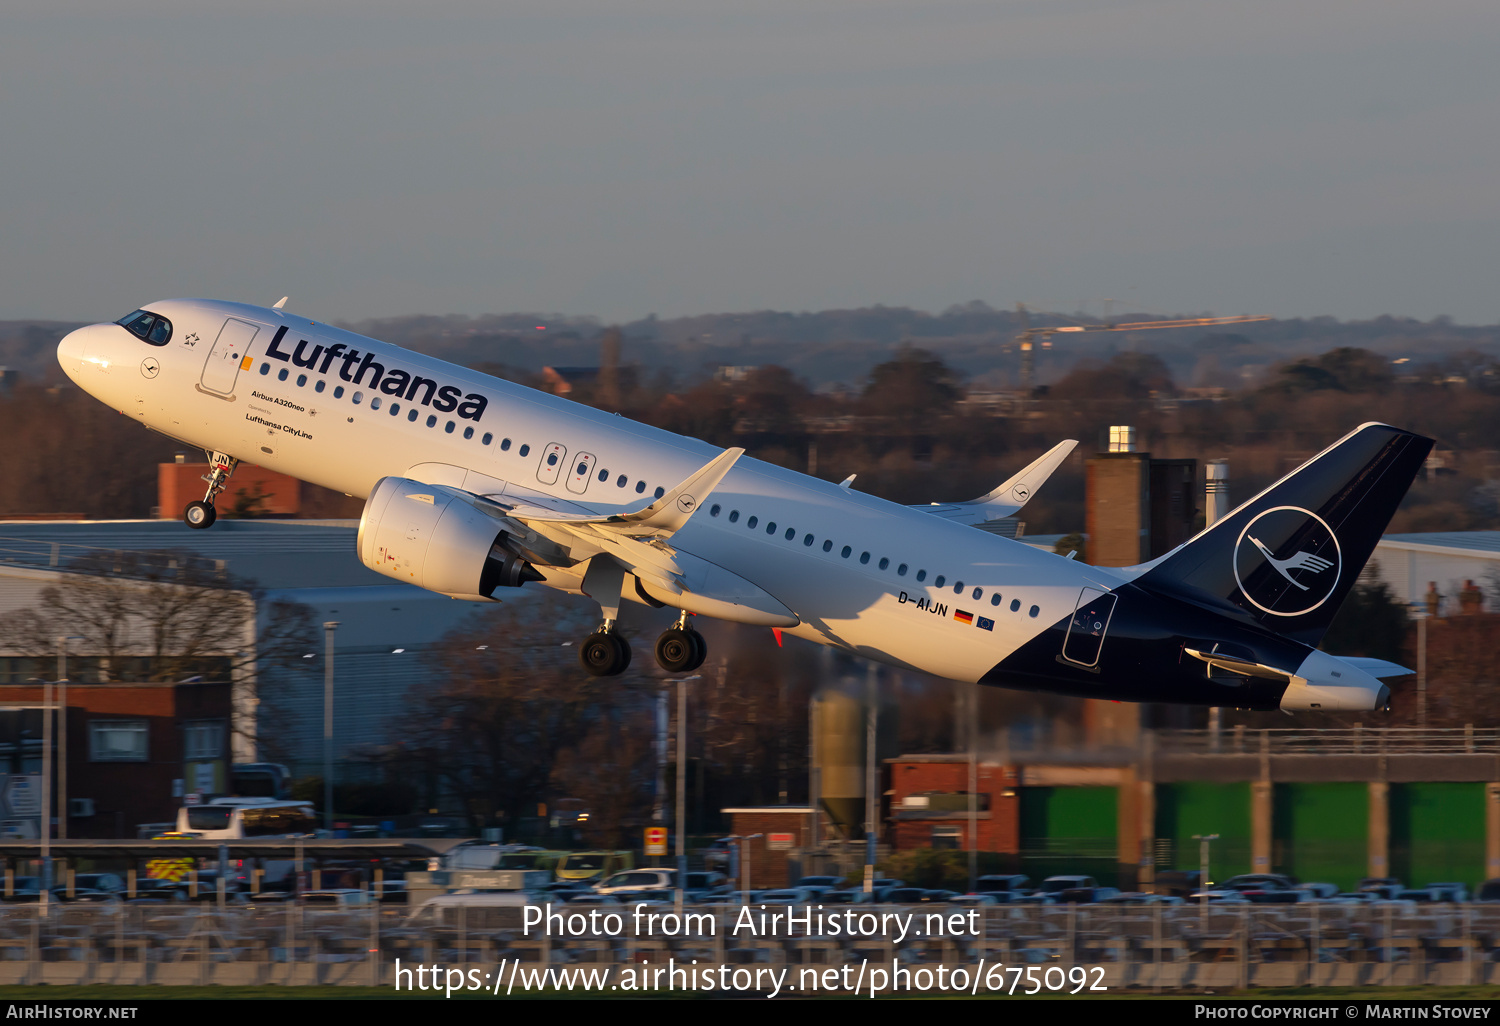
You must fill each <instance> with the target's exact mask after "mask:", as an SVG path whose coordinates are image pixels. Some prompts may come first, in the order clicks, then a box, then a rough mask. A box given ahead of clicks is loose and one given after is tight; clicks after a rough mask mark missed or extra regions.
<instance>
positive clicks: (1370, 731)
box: [1149, 724, 1500, 755]
mask: <svg viewBox="0 0 1500 1026" xmlns="http://www.w3.org/2000/svg"><path fill="white" fill-rule="evenodd" d="M1149 737H1150V743H1151V744H1152V745H1153V747H1154V748H1155V750H1156V751H1157V752H1159V753H1162V754H1171V755H1263V754H1264V755H1476V754H1479V755H1494V754H1497V753H1500V728H1495V727H1475V726H1474V725H1473V724H1467V725H1465V726H1462V727H1442V728H1427V727H1364V726H1354V727H1350V728H1348V729H1342V730H1339V729H1331V728H1330V729H1327V730H1308V729H1296V728H1277V729H1274V730H1246V729H1245V728H1244V727H1243V726H1237V727H1234V728H1233V729H1230V730H1225V731H1218V732H1215V731H1209V730H1153V731H1150V732H1149Z"/></svg>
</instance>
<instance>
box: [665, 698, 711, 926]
mask: <svg viewBox="0 0 1500 1026" xmlns="http://www.w3.org/2000/svg"><path fill="white" fill-rule="evenodd" d="M701 677H702V674H697V673H695V674H693V675H692V676H691V677H673V678H671V679H669V680H664V681H662V684H663V685H667V684H676V685H677V851H676V855H677V900H676V906H677V912H678V914H679V915H680V914H681V913H682V903H683V900H684V898H685V894H684V891H685V889H686V888H687V846H686V845H687V693H688V688H687V686H688V684H689V683H690V682H691V681H695V680H699V679H701ZM666 694H667V692H666V688H665V687H663V689H662V697H663V698H665V697H666ZM665 756H666V752H665V751H663V752H662V758H661V759H659V760H658V761H657V766H658V773H657V779H658V780H660V779H661V777H662V775H663V773H662V772H661V770H660V767H662V766H663V765H665V763H666V758H665ZM661 791H662V789H661V787H660V786H658V787H657V796H658V798H657V803H658V805H660V802H661V797H662V796H661ZM660 821H661V817H660V816H658V818H657V822H660Z"/></svg>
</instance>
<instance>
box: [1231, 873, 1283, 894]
mask: <svg viewBox="0 0 1500 1026" xmlns="http://www.w3.org/2000/svg"><path fill="white" fill-rule="evenodd" d="M1219 886H1220V887H1225V888H1229V889H1230V890H1236V891H1243V890H1263V891H1264V890H1278V891H1287V890H1291V889H1292V888H1293V887H1295V886H1297V880H1296V878H1295V877H1290V876H1287V875H1285V874H1284V873H1241V874H1240V875H1239V876H1231V877H1230V878H1229V879H1228V880H1225V881H1224V882H1223V883H1222V884H1219Z"/></svg>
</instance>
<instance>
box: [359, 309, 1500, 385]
mask: <svg viewBox="0 0 1500 1026" xmlns="http://www.w3.org/2000/svg"><path fill="white" fill-rule="evenodd" d="M1173 316H1177V315H1173ZM1183 316H1196V314H1185V315H1183ZM1147 319H1151V318H1150V317H1149V316H1148V315H1145V314H1125V315H1121V316H1120V317H1118V318H1116V320H1117V321H1119V322H1130V321H1138V320H1147ZM1031 320H1032V323H1033V324H1034V325H1062V324H1097V323H1100V322H1098V321H1097V320H1095V319H1092V318H1075V317H1069V316H1066V315H1062V314H1047V313H1034V314H1032V315H1031ZM538 326H542V327H543V328H545V330H539V329H538ZM345 327H348V328H350V329H352V330H354V331H358V332H360V333H361V334H366V335H370V336H372V337H375V338H380V339H385V340H387V341H390V342H394V343H396V344H398V345H402V346H406V347H408V348H411V349H416V350H419V351H421V352H425V353H431V354H432V355H434V356H439V357H441V358H443V359H446V360H451V361H453V362H456V363H465V364H471V365H472V364H480V363H491V364H501V365H504V366H507V367H510V368H513V369H515V370H516V371H519V372H526V373H535V372H537V371H539V370H540V369H541V368H542V367H544V366H548V365H551V366H589V365H594V364H597V363H598V362H599V355H598V354H599V336H600V334H601V332H602V331H603V325H601V324H600V323H599V322H598V321H596V320H593V319H590V318H568V317H556V316H546V315H535V314H525V315H491V316H484V317H472V318H470V317H399V318H391V319H387V320H378V321H362V322H357V323H353V324H348V325H345ZM620 328H621V330H622V331H623V333H624V336H625V344H624V347H623V359H624V361H625V362H626V363H634V364H636V365H638V366H639V367H640V368H641V369H642V370H643V371H646V372H648V375H649V372H656V371H666V372H669V373H670V374H672V375H673V376H674V377H675V378H676V380H677V382H678V384H682V385H686V384H691V383H693V382H695V381H697V380H701V379H702V378H704V377H706V376H709V375H711V374H712V372H713V370H714V368H716V367H719V366H721V365H760V364H778V365H780V366H783V367H787V368H789V369H790V370H791V371H792V372H793V373H794V374H795V375H797V376H798V377H800V378H802V379H804V380H805V381H807V382H808V383H809V384H810V385H811V386H812V387H813V388H815V389H826V388H829V387H831V386H834V385H836V384H843V385H847V386H851V387H855V386H857V385H858V384H859V383H860V382H861V381H862V379H863V378H864V377H865V375H867V374H868V373H869V371H870V369H871V368H872V367H874V366H875V365H876V364H879V363H881V362H883V361H885V360H887V359H889V358H890V356H891V354H892V353H893V352H895V351H896V350H897V349H899V348H900V347H902V346H903V345H913V346H918V347H921V348H923V349H927V350H929V351H931V352H933V353H935V354H937V355H938V356H940V357H941V358H942V359H943V360H944V362H945V363H947V365H948V366H949V367H952V368H953V369H954V370H957V371H959V372H960V373H961V374H963V375H964V376H965V378H966V380H967V382H968V383H969V384H970V385H977V386H990V387H1004V386H1008V385H1014V384H1015V383H1016V380H1017V368H1018V360H1019V357H1018V354H1017V353H1016V351H1015V346H1014V339H1015V336H1016V334H1017V333H1018V332H1019V331H1020V330H1021V328H1022V325H1021V322H1020V319H1019V317H1018V315H1017V314H1016V313H1014V312H1012V311H1007V310H995V309H993V308H991V307H989V306H987V305H985V304H984V303H969V304H966V305H964V306H960V307H953V308H950V309H948V310H946V311H944V312H943V313H941V314H929V313H924V312H922V311H920V310H909V309H904V308H899V307H882V306H876V307H870V308H867V309H861V310H827V311H823V312H820V313H801V314H793V313H779V312H775V311H760V312H757V313H743V314H709V315H703V316H698V317H681V318H676V319H673V320H657V319H654V318H648V319H645V320H639V321H633V322H630V323H628V324H623V325H620ZM1052 343H1053V346H1052V348H1051V349H1048V350H1041V351H1039V353H1038V359H1037V375H1036V380H1037V382H1038V383H1043V384H1044V383H1047V382H1050V381H1054V380H1056V379H1058V378H1060V377H1062V376H1063V375H1064V374H1066V373H1067V371H1068V370H1069V369H1070V368H1071V367H1072V366H1073V365H1074V364H1075V363H1076V362H1077V361H1078V360H1079V359H1081V358H1097V359H1099V360H1107V359H1109V358H1110V357H1111V356H1113V355H1114V354H1115V353H1117V352H1123V351H1138V352H1146V353H1152V354H1155V355H1158V356H1160V357H1161V358H1162V359H1163V360H1164V361H1165V362H1166V363H1167V365H1168V367H1169V368H1170V369H1171V371H1172V375H1173V377H1174V379H1176V380H1177V381H1178V382H1179V383H1180V384H1183V385H1223V386H1227V387H1234V386H1237V385H1240V384H1246V383H1251V382H1254V381H1256V380H1258V379H1259V377H1260V375H1261V374H1263V373H1264V371H1265V370H1266V369H1267V368H1268V367H1269V366H1270V365H1271V364H1274V363H1278V362H1281V361H1283V360H1287V359H1290V358H1292V357H1297V356H1306V355H1311V354H1318V353H1323V352H1326V351H1328V350H1330V349H1336V348H1339V347H1344V346H1352V347H1358V348H1364V349H1369V350H1372V351H1374V352H1377V353H1381V354H1383V355H1386V356H1389V357H1391V358H1398V357H1401V356H1407V357H1410V358H1412V360H1413V361H1414V362H1430V361H1433V360H1437V359H1440V358H1442V357H1445V356H1448V355H1451V354H1454V353H1460V352H1464V351H1477V352H1480V353H1483V354H1485V355H1488V356H1500V325H1482V326H1459V325H1455V324H1453V323H1451V322H1450V321H1448V320H1446V319H1443V318H1439V319H1437V320H1434V321H1429V322H1422V321H1415V320H1410V319H1402V318H1394V317H1380V318H1376V319H1375V320H1372V321H1339V320H1336V319H1335V318H1332V317H1318V318H1312V319H1300V318H1298V319H1290V320H1274V321H1264V322H1259V323H1254V324H1245V325H1235V326H1233V328H1232V329H1229V330H1225V329H1220V330H1219V331H1218V332H1217V333H1210V332H1206V331H1204V330H1203V329H1179V330H1172V331H1139V332H1121V333H1117V334H1115V333H1112V334H1108V335H1097V334H1092V335H1073V336H1069V335H1058V336H1054V337H1053V339H1052Z"/></svg>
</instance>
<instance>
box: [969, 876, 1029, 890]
mask: <svg viewBox="0 0 1500 1026" xmlns="http://www.w3.org/2000/svg"><path fill="white" fill-rule="evenodd" d="M1030 888H1031V877H1029V876H1022V875H1021V874H1020V873H995V874H990V875H988V876H981V877H980V878H979V879H978V880H975V881H974V893H975V894H990V893H992V892H995V891H1025V890H1029V889H1030Z"/></svg>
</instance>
